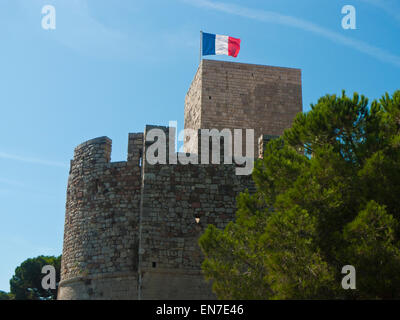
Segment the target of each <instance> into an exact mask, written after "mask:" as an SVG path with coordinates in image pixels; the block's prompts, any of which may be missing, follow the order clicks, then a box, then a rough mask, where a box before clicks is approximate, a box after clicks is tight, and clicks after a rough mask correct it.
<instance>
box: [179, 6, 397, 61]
mask: <svg viewBox="0 0 400 320" xmlns="http://www.w3.org/2000/svg"><path fill="white" fill-rule="evenodd" d="M182 1H183V2H185V3H187V4H190V5H194V6H197V7H201V8H206V9H212V10H214V11H219V12H223V13H226V14H231V15H236V16H240V17H243V18H247V19H252V20H258V21H262V22H268V23H275V24H279V25H285V26H289V27H293V28H296V29H300V30H304V31H307V32H311V33H315V34H317V35H319V36H322V37H324V38H327V39H329V40H331V41H333V42H335V43H338V44H341V45H345V46H347V47H350V48H352V49H355V50H357V51H359V52H362V53H364V54H367V55H369V56H371V57H373V58H375V59H378V60H380V61H382V62H386V63H390V64H393V65H395V66H397V67H400V56H398V55H395V54H392V53H390V52H388V51H386V50H384V49H381V48H378V47H375V46H373V45H370V44H368V43H366V42H364V41H360V40H356V39H353V38H350V37H347V36H343V35H342V34H340V33H338V32H334V31H331V30H329V29H327V28H324V27H322V26H320V25H317V24H315V23H313V22H310V21H307V20H303V19H300V18H296V17H293V16H288V15H283V14H280V13H278V12H273V11H266V10H255V9H250V8H247V7H243V6H239V5H234V4H230V3H224V2H215V1H208V0H182Z"/></svg>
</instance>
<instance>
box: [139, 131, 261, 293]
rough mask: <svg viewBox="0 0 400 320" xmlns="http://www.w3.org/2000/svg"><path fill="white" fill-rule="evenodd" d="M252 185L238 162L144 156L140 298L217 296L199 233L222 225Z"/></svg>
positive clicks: (227, 220) (222, 226) (232, 213)
mask: <svg viewBox="0 0 400 320" xmlns="http://www.w3.org/2000/svg"><path fill="white" fill-rule="evenodd" d="M164 130H165V132H166V133H167V132H168V128H165V129H164ZM172 150H173V148H172ZM252 187H253V183H252V180H251V176H237V175H236V174H235V165H223V164H221V165H211V164H210V165H206V164H198V165H193V164H188V165H183V164H179V162H178V164H175V165H171V164H165V165H161V164H157V165H149V164H148V163H147V161H145V162H144V177H143V186H142V188H143V189H142V211H141V217H140V224H141V228H142V230H141V232H140V247H139V252H140V275H141V280H140V283H141V292H140V298H141V299H215V296H214V294H213V293H212V291H211V285H210V283H207V282H206V281H205V280H204V275H203V274H202V272H201V264H202V262H203V260H204V256H203V254H202V252H201V250H200V247H199V245H198V238H199V236H200V235H201V234H203V233H204V230H205V228H206V227H207V225H209V224H213V225H215V226H217V227H218V228H224V227H225V226H226V225H227V223H228V222H230V221H232V220H233V219H234V216H235V211H236V196H237V195H238V194H239V193H240V192H242V191H244V190H245V189H246V188H252ZM196 218H199V219H200V220H199V223H197V222H196V220H195V219H196Z"/></svg>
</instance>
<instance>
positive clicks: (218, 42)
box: [202, 32, 240, 58]
mask: <svg viewBox="0 0 400 320" xmlns="http://www.w3.org/2000/svg"><path fill="white" fill-rule="evenodd" d="M202 34H203V38H202V46H203V52H202V54H203V56H208V55H215V54H225V55H227V56H232V57H235V58H236V57H237V55H238V54H239V51H240V39H237V38H232V37H229V36H222V35H219V34H212V33H205V32H202Z"/></svg>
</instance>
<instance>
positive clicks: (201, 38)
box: [199, 30, 203, 65]
mask: <svg viewBox="0 0 400 320" xmlns="http://www.w3.org/2000/svg"><path fill="white" fill-rule="evenodd" d="M202 50H203V31H201V30H200V56H199V65H200V63H201V56H202V54H203V53H202V52H201V51H202Z"/></svg>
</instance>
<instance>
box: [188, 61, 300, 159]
mask: <svg viewBox="0 0 400 320" xmlns="http://www.w3.org/2000/svg"><path fill="white" fill-rule="evenodd" d="M301 111H302V88H301V70H300V69H292V68H280V67H271V66H263V65H254V64H244V63H234V62H226V61H216V60H202V61H201V64H200V66H199V68H198V70H197V73H196V75H195V77H194V79H193V82H192V85H191V86H190V89H189V90H188V92H187V94H186V99H185V128H191V129H200V128H206V129H214V128H215V129H218V130H222V129H224V128H227V129H254V131H255V135H254V136H255V140H254V141H255V146H254V154H255V155H257V152H258V146H257V139H258V138H259V137H260V136H261V135H262V134H269V135H275V136H279V135H281V134H282V133H283V131H284V130H285V129H286V128H289V127H290V126H291V123H292V121H293V119H294V117H295V115H296V114H297V113H298V112H301ZM243 141H244V139H243ZM185 142H186V141H185ZM243 150H244V149H243ZM185 151H186V152H197V145H196V144H192V143H190V141H187V142H186V143H185Z"/></svg>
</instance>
